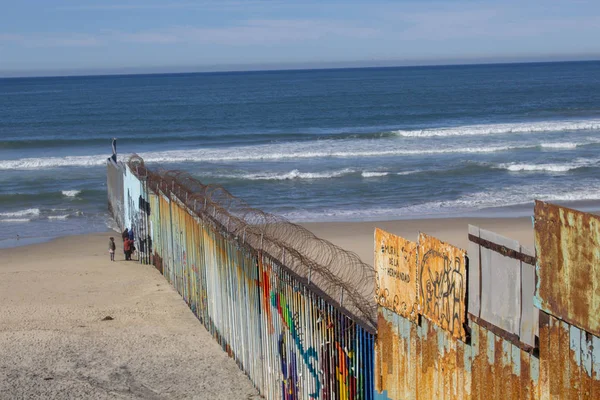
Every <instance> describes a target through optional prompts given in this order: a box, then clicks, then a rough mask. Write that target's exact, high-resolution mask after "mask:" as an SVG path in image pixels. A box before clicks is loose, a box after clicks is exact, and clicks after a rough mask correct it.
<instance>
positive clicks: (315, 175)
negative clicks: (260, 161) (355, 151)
mask: <svg viewBox="0 0 600 400" xmlns="http://www.w3.org/2000/svg"><path fill="white" fill-rule="evenodd" d="M354 172H355V171H354V170H353V169H350V168H345V169H342V170H339V171H330V172H300V171H299V170H297V169H294V170H292V171H289V172H284V173H257V174H239V175H233V174H223V175H219V174H215V175H211V177H213V178H223V179H245V180H251V181H262V180H265V181H286V180H293V179H329V178H338V177H340V176H344V175H348V174H352V173H354Z"/></svg>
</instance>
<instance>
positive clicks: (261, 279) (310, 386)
mask: <svg viewBox="0 0 600 400" xmlns="http://www.w3.org/2000/svg"><path fill="white" fill-rule="evenodd" d="M136 163H137V164H136ZM132 165H133V168H130V167H131V166H132ZM126 173H127V175H128V176H129V177H128V179H126V182H125V183H124V184H123V185H124V189H125V193H127V195H128V198H127V200H128V203H127V212H126V215H127V217H128V218H129V220H130V221H132V222H135V224H138V223H139V224H141V225H145V229H146V231H145V232H148V236H149V237H150V238H151V239H152V241H153V246H152V261H153V263H154V264H155V266H156V267H157V269H158V270H159V271H161V273H162V274H163V275H164V276H165V278H166V279H167V280H168V281H169V282H170V283H171V284H172V285H173V287H174V288H175V289H176V290H177V292H178V293H179V294H180V295H181V296H182V297H183V298H184V299H185V301H186V303H187V304H188V305H189V307H190V308H191V309H192V311H193V312H194V314H196V316H197V317H198V318H199V320H200V321H201V322H202V323H203V324H204V326H205V327H206V329H208V330H209V332H210V333H211V334H212V335H213V337H214V338H215V339H216V340H217V341H218V342H219V343H220V344H221V346H222V347H223V350H224V351H226V352H227V353H228V354H229V355H230V356H231V357H233V358H235V360H236V362H237V363H238V365H239V366H240V368H242V369H243V370H244V371H245V372H246V373H247V374H248V376H249V377H250V379H251V380H252V382H253V383H254V384H255V385H256V387H257V388H258V389H259V390H260V392H261V394H262V395H263V396H264V397H265V398H267V399H281V398H284V399H286V400H287V399H290V400H291V399H294V400H296V399H309V398H315V399H325V398H340V399H350V398H356V399H365V400H370V399H372V397H373V352H374V350H373V348H374V347H373V346H374V343H373V341H374V334H373V328H372V325H370V324H369V323H368V322H367V323H366V324H365V321H369V318H368V316H369V314H368V312H369V307H367V306H368V304H366V302H365V301H363V300H362V299H365V300H366V298H363V297H361V296H362V295H360V296H359V295H358V293H352V292H350V294H352V295H353V296H348V301H347V302H348V304H352V305H353V307H354V308H353V311H352V312H355V311H358V312H360V313H361V316H362V319H356V317H352V312H348V311H347V309H341V308H340V306H339V305H338V304H337V302H335V301H333V300H332V299H331V298H330V297H329V296H328V295H327V294H325V293H326V292H323V291H322V289H320V288H319V287H318V286H316V282H317V279H315V276H316V275H317V274H322V273H323V272H328V271H329V270H328V269H327V268H326V267H325V266H323V265H321V264H319V263H316V262H315V261H314V260H311V259H307V258H306V256H302V255H301V253H300V252H298V251H297V250H296V249H294V250H293V253H294V254H295V255H296V256H300V258H298V259H296V260H295V261H296V263H298V262H306V261H307V260H308V261H309V262H311V264H310V265H311V266H312V267H316V268H315V269H314V274H313V275H312V277H313V279H312V281H311V280H310V275H309V279H306V276H305V275H304V273H302V274H298V271H299V270H291V269H290V268H289V267H288V266H286V265H285V262H284V260H281V259H277V258H273V256H272V255H271V254H268V253H266V251H265V252H264V253H263V251H264V249H265V248H264V247H263V235H262V233H260V234H257V231H256V230H257V229H260V227H258V228H257V226H256V225H254V220H253V219H251V218H249V220H251V221H252V224H248V223H246V225H245V226H244V227H243V228H242V229H239V224H240V223H243V222H244V221H240V220H235V221H234V219H235V218H237V217H236V216H235V215H233V214H227V211H226V207H230V203H227V204H226V207H223V206H222V205H220V204H218V203H216V202H213V201H212V200H210V199H208V198H202V200H201V202H197V200H198V196H201V195H204V194H206V193H205V192H202V190H203V189H202V188H203V186H202V185H201V184H200V183H199V182H197V181H193V180H192V179H191V178H185V180H183V179H182V180H177V179H178V178H177V177H178V176H179V175H177V173H173V174H171V173H169V172H165V173H164V175H160V174H158V173H153V172H152V171H150V170H148V169H147V168H145V167H144V165H143V162H142V161H141V160H140V159H136V161H135V162H134V163H133V164H132V162H130V163H129V164H128V168H127V172H126ZM140 173H143V176H144V179H143V180H141V179H139V175H138V174H140ZM123 174H125V172H123ZM165 181H167V182H165ZM181 182H185V184H188V185H189V186H187V187H185V186H184V184H182V183H181ZM190 186H192V187H194V188H195V189H196V190H198V192H196V193H193V192H192V191H191V190H190V189H189V187H190ZM176 191H177V193H176ZM219 193H220V194H223V193H224V192H223V191H221V192H219ZM113 197H115V196H113ZM184 199H185V200H184ZM224 201H225V202H227V201H228V199H227V198H225V199H224ZM113 202H115V200H113ZM198 203H201V204H202V205H203V208H202V209H199V208H198V207H197V205H198ZM207 204H208V206H207ZM207 210H210V211H207ZM134 211H135V212H134ZM246 212H247V213H248V215H251V216H252V215H255V214H252V213H256V214H257V215H261V216H263V214H262V212H260V211H253V210H250V211H246ZM269 218H271V217H269ZM236 224H237V225H236ZM259 225H260V224H259ZM236 226H238V230H237V231H233V230H230V229H233V228H234V227H236ZM282 226H284V225H283V224H282V223H281V222H278V223H277V227H278V228H279V227H282ZM288 228H289V229H290V230H289V233H291V234H295V235H298V237H297V240H299V239H300V238H301V239H302V240H303V239H304V238H305V236H306V232H304V231H298V229H299V227H296V226H292V225H291V224H290V225H289V226H288ZM142 229H144V228H143V227H142V226H139V227H138V226H137V225H135V227H134V230H135V231H138V232H142V231H143V230H142ZM240 233H241V234H240ZM289 238H292V236H290V237H289ZM259 239H260V240H259ZM264 239H265V240H264V241H265V242H267V238H266V235H265V238H264ZM292 239H293V238H292ZM269 240H270V242H269V243H270V246H271V247H270V249H274V248H275V249H276V248H277V247H275V246H282V245H284V246H287V245H286V244H281V243H275V242H274V241H273V238H270V239H269ZM292 242H294V241H293V240H292ZM286 243H287V242H286ZM319 244H320V245H323V246H325V247H324V252H325V253H327V254H337V253H336V252H341V249H337V248H332V246H333V245H331V244H326V243H323V242H318V245H319ZM274 245H275V246H274ZM290 249H291V248H290ZM331 250H333V253H331V252H330V251H331ZM288 254H289V253H288ZM340 254H341V255H342V256H344V255H345V256H348V254H344V253H340ZM341 260H344V261H345V262H346V263H347V265H346V264H344V266H345V267H346V268H344V270H348V268H353V267H358V270H359V271H361V272H362V273H363V274H362V275H357V274H348V277H346V278H344V279H349V282H351V279H350V278H352V279H358V277H359V276H368V274H369V269H368V268H367V266H365V265H362V264H356V263H357V260H356V259H355V258H353V257H352V255H351V254H350V255H349V257H345V258H344V257H342V258H341ZM348 262H349V263H348ZM352 263H355V264H356V265H353V264H352ZM297 266H298V264H296V267H297ZM303 268H305V269H306V267H303ZM300 271H301V269H300ZM332 278H333V277H330V278H328V279H332ZM337 279H340V278H339V277H337ZM337 279H333V280H332V282H333V283H334V285H337V284H339V280H337ZM307 282H308V284H307ZM335 288H336V287H335V286H334V289H335ZM345 288H351V286H349V285H348V284H346V286H345ZM369 298H370V299H372V298H373V295H372V294H371V295H369Z"/></svg>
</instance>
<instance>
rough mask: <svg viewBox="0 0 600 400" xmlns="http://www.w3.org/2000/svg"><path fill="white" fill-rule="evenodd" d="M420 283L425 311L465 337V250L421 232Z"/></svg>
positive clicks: (458, 335) (423, 313) (434, 320)
mask: <svg viewBox="0 0 600 400" xmlns="http://www.w3.org/2000/svg"><path fill="white" fill-rule="evenodd" d="M418 254H419V262H418V270H419V273H418V277H419V281H418V287H419V293H418V295H419V301H420V306H421V307H420V309H421V313H422V315H424V316H426V317H427V318H429V319H430V320H431V321H433V322H434V323H435V324H437V325H439V326H441V327H442V328H443V329H445V330H447V331H449V332H451V334H452V336H453V337H456V338H461V339H463V340H464V339H465V330H464V323H465V322H466V309H465V296H466V291H467V286H466V285H467V282H466V278H467V273H466V266H465V262H466V253H465V251H464V250H461V249H459V248H456V247H454V246H452V245H450V244H448V243H444V242H442V241H440V240H439V239H437V238H434V237H431V236H428V235H426V234H424V233H420V234H419V244H418Z"/></svg>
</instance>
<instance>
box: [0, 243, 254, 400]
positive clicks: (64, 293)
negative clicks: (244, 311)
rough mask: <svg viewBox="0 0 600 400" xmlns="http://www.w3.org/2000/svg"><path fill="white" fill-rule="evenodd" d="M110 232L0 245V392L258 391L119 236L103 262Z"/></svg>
mask: <svg viewBox="0 0 600 400" xmlns="http://www.w3.org/2000/svg"><path fill="white" fill-rule="evenodd" d="M109 236H115V239H117V237H116V236H117V235H116V234H114V233H110V232H103V233H92V234H85V235H78V236H66V237H62V238H58V239H54V240H52V241H50V242H46V243H39V244H33V245H29V246H23V247H15V248H11V249H2V250H0V303H1V304H2V307H0V375H2V379H0V398H2V399H5V398H6V399H9V398H61V399H81V398H95V399H111V398H117V397H118V398H123V399H134V398H136V399H137V398H151V399H154V398H178V399H179V398H180V399H191V398H194V399H239V398H244V399H246V398H247V399H258V398H260V397H259V396H258V393H257V391H256V389H255V388H254V387H253V386H252V383H251V382H250V380H249V379H248V378H247V376H246V375H245V374H244V373H243V372H242V371H241V370H240V369H239V368H238V366H237V365H236V363H235V361H234V360H233V359H231V358H229V356H228V355H227V353H225V352H224V351H223V350H222V347H221V346H220V345H219V344H218V343H217V342H216V341H215V340H213V338H212V336H211V334H210V333H209V332H208V331H207V330H206V329H205V328H204V327H203V325H202V324H201V323H200V321H199V320H198V319H196V317H195V316H194V314H193V313H192V312H191V311H190V310H189V308H188V307H187V305H186V304H185V302H184V301H183V300H182V298H181V297H180V296H179V294H178V293H177V292H176V291H175V290H174V289H173V287H172V286H171V285H170V284H169V283H168V282H167V280H166V279H165V278H164V277H163V276H162V275H161V274H160V273H159V272H158V271H157V270H156V269H155V268H154V267H152V266H149V265H142V264H139V263H137V262H126V261H124V260H123V252H122V248H120V247H119V245H120V244H118V245H117V251H116V262H111V261H110V259H109V254H108V238H109ZM117 242H118V241H117Z"/></svg>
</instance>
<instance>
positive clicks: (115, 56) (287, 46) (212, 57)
mask: <svg viewBox="0 0 600 400" xmlns="http://www.w3.org/2000/svg"><path fill="white" fill-rule="evenodd" d="M0 10H1V12H0V76H15V75H36V74H39V75H43V74H55V75H61V74H77V73H82V74H85V73H111V72H115V73H118V72H127V71H132V72H135V71H138V72H171V71H175V72H179V71H203V70H207V71H208V70H244V69H276V68H279V67H280V68H318V67H321V66H322V67H335V66H340V67H342V66H369V65H372V66H378V65H415V64H445V63H479V62H508V61H546V60H579V59H582V60H583V59H585V60H590V59H600V40H598V38H600V1H599V0H590V1H588V0H569V1H563V0H556V1H555V0H543V1H542V0H519V1H513V0H479V1H477V0H440V1H429V0H415V1H403V0H394V1H391V0H389V1H387V0H369V1H366V0H365V1H354V0H343V1H342V0H306V1H304V0H303V1H292V0H246V1H230V0H196V1H185V0H181V1H180V0H172V1H158V0H119V1H116V0H104V1H100V0H78V1H77V0H18V1H17V0H0Z"/></svg>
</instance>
